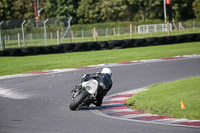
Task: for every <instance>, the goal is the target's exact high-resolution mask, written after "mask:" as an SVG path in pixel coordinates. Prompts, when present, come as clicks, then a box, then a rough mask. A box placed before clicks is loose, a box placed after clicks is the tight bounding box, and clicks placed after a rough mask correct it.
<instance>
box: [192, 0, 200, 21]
mask: <svg viewBox="0 0 200 133" xmlns="http://www.w3.org/2000/svg"><path fill="white" fill-rule="evenodd" d="M192 7H193V11H194V14H195V16H196V18H197V19H200V0H194V2H193V3H192Z"/></svg>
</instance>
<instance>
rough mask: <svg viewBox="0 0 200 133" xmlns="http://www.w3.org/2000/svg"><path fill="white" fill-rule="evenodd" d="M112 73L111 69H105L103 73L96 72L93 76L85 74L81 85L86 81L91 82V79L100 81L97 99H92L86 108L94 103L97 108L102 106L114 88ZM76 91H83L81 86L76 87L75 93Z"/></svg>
mask: <svg viewBox="0 0 200 133" xmlns="http://www.w3.org/2000/svg"><path fill="white" fill-rule="evenodd" d="M111 77H112V71H111V69H110V68H103V69H102V71H101V73H99V72H96V73H92V74H85V75H84V76H83V77H82V79H81V83H82V82H85V81H89V80H90V79H95V80H97V81H98V90H97V95H96V99H92V100H91V101H89V102H88V103H87V105H86V106H88V107H89V105H90V104H91V103H93V104H94V105H96V106H101V104H102V101H103V98H104V96H106V94H107V92H108V91H109V90H110V89H111V87H112V79H111ZM76 89H81V84H80V85H79V86H76V88H75V89H74V90H72V92H73V91H76Z"/></svg>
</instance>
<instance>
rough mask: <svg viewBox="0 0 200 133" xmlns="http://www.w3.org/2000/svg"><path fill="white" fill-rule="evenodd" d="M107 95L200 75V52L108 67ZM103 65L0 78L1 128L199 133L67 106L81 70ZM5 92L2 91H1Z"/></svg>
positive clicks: (19, 132) (47, 132)
mask: <svg viewBox="0 0 200 133" xmlns="http://www.w3.org/2000/svg"><path fill="white" fill-rule="evenodd" d="M110 68H111V69H112V71H113V83H114V84H113V88H112V89H111V91H110V92H109V93H108V95H111V94H115V93H118V92H122V91H128V90H132V89H137V88H142V87H146V86H148V85H152V84H155V83H161V82H169V81H174V80H177V79H182V78H187V77H194V76H200V58H191V59H178V60H169V61H161V62H153V63H148V62H147V63H140V64H128V65H119V66H113V67H110ZM100 70H101V68H93V69H83V70H75V71H69V72H62V73H50V74H42V75H35V76H27V77H19V78H8V79H0V133H81V132H82V133H93V132H95V133H105V132H110V133H122V132H123V133H129V132H134V133H199V132H200V128H189V127H176V126H169V125H157V124H152V123H142V122H133V121H125V120H117V119H112V118H107V117H102V116H99V115H96V114H94V113H92V111H91V110H87V109H86V110H79V111H70V110H69V108H68V105H69V104H70V102H71V94H70V91H71V89H73V88H74V86H75V85H76V84H77V83H79V82H80V79H81V77H82V76H83V74H84V73H92V72H96V71H100ZM5 92H6V93H5Z"/></svg>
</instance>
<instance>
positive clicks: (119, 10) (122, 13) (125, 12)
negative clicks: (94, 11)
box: [99, 0, 134, 21]
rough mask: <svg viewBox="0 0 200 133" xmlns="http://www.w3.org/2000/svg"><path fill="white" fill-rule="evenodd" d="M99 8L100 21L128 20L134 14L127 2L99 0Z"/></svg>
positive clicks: (124, 0)
mask: <svg viewBox="0 0 200 133" xmlns="http://www.w3.org/2000/svg"><path fill="white" fill-rule="evenodd" d="M99 8H100V16H101V17H102V21H123V20H130V19H131V18H132V16H133V14H134V13H131V11H130V10H129V3H128V1H127V0H109V1H108V0H100V6H99Z"/></svg>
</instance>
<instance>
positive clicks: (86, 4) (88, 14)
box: [77, 0, 101, 23]
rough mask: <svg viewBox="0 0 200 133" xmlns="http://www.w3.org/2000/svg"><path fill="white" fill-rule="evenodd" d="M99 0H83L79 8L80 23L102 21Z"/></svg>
mask: <svg viewBox="0 0 200 133" xmlns="http://www.w3.org/2000/svg"><path fill="white" fill-rule="evenodd" d="M98 5H99V0H81V1H80V3H79V7H78V9H77V16H78V18H79V19H78V22H79V23H96V22H101V16H100V9H99V8H98V7H99V6H98Z"/></svg>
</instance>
